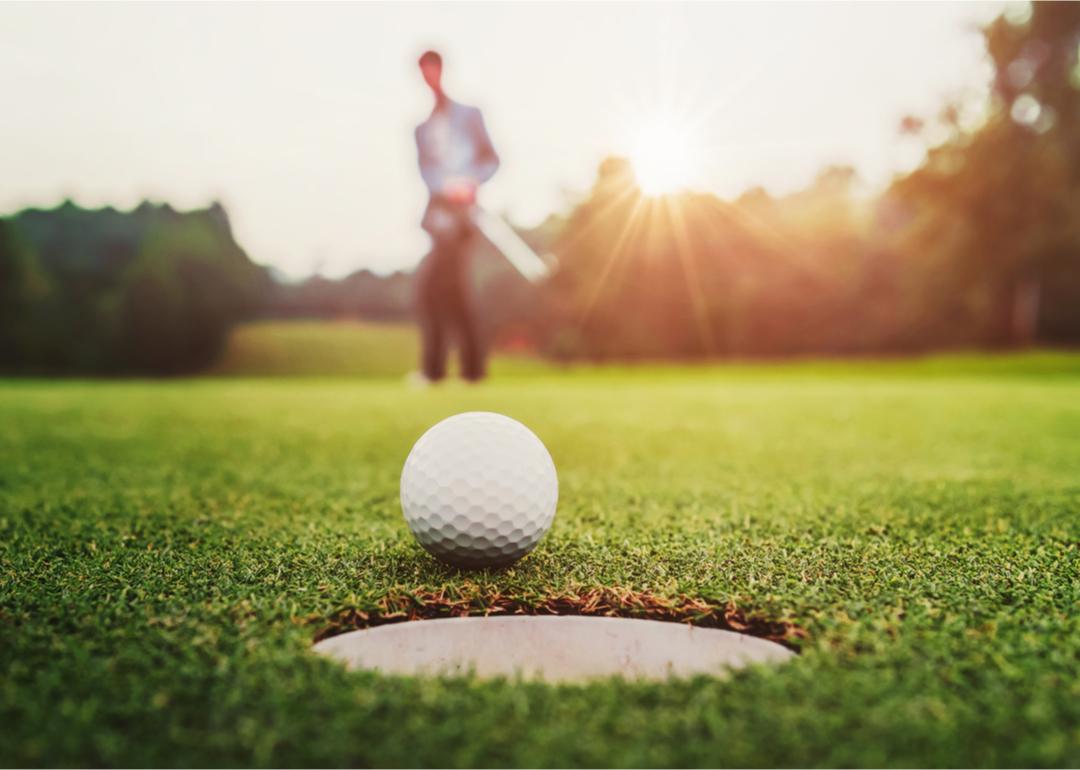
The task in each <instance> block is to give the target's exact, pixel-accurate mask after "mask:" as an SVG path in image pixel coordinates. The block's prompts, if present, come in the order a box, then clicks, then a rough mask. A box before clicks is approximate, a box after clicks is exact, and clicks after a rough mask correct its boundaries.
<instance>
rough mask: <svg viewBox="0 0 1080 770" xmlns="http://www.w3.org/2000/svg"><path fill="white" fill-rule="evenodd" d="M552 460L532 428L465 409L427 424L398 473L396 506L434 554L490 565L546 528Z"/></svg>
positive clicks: (555, 487)
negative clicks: (397, 504) (429, 425)
mask: <svg viewBox="0 0 1080 770" xmlns="http://www.w3.org/2000/svg"><path fill="white" fill-rule="evenodd" d="M558 499H559V479H558V476H557V475H556V473H555V463H554V462H553V461H552V459H551V455H550V454H548V451H547V448H546V447H545V446H544V444H543V442H542V441H540V439H539V438H537V436H536V434H535V433H533V432H532V431H531V430H529V429H528V428H526V427H525V426H524V425H522V424H521V423H520V422H518V421H517V420H514V419H511V418H509V417H506V416H505V415H501V414H495V413H494V412H465V413H464V414H457V415H454V416H453V417H447V418H446V419H445V420H443V421H442V422H440V423H437V424H436V425H434V426H433V427H432V428H430V429H429V430H428V431H427V433H425V434H424V435H423V436H421V437H420V440H419V441H417V442H416V444H415V445H414V446H413V448H412V451H411V452H409V457H408V458H407V459H406V460H405V467H404V468H403V469H402V471H401V509H402V511H404V513H405V521H406V522H408V524H409V529H411V530H412V532H413V534H414V535H416V539H417V540H418V541H420V545H422V546H423V547H424V548H425V549H427V550H428V551H429V552H430V553H431V554H432V555H434V556H435V557H437V558H439V559H441V560H443V561H445V562H448V563H449V564H453V565H455V566H458V567H494V566H500V565H505V564H509V563H510V562H513V561H516V560H517V559H520V558H521V557H522V556H524V555H525V554H527V553H528V552H529V551H531V550H532V549H533V548H535V547H536V544H537V543H538V542H540V538H542V537H543V536H544V534H545V533H546V532H547V531H548V529H549V528H550V527H551V522H552V520H553V519H554V518H555V505H556V503H557V502H558Z"/></svg>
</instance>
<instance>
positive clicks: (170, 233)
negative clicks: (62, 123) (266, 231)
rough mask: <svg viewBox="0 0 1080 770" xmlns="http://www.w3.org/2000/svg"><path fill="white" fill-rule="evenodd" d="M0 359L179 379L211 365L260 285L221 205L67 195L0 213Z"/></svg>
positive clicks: (25, 365) (27, 366)
mask: <svg viewBox="0 0 1080 770" xmlns="http://www.w3.org/2000/svg"><path fill="white" fill-rule="evenodd" d="M0 277H2V279H3V280H2V282H0V295H2V299H3V305H2V310H0V366H2V367H3V368H4V369H5V370H7V371H21V372H50V373H72V374H74V373H87V374H154V375H161V374H178V373H182V372H188V371H193V370H197V369H199V368H200V367H203V366H205V365H207V364H208V363H210V362H211V361H212V360H213V359H214V357H215V356H216V355H217V353H218V352H219V351H220V350H221V347H222V345H223V344H224V341H225V337H226V335H227V333H228V331H229V329H230V327H231V326H232V325H233V324H234V323H236V322H237V321H239V320H241V319H243V318H246V317H249V316H251V315H252V314H253V313H254V312H255V311H256V310H257V309H258V307H259V305H260V303H261V301H262V297H263V296H264V295H265V293H266V291H267V288H268V286H269V279H268V277H267V275H266V273H265V271H264V270H263V269H262V268H259V267H257V266H256V265H254V264H253V263H252V262H251V261H250V260H249V259H248V257H247V255H246V254H245V253H244V251H243V250H242V249H241V248H240V247H239V246H238V245H237V243H236V241H235V240H234V239H233V236H232V232H231V229H230V227H229V221H228V218H227V216H226V214H225V211H224V209H223V208H222V207H221V206H220V205H216V204H215V205H213V206H211V207H210V208H208V209H205V210H202V211H193V212H187V213H181V212H177V211H175V210H174V209H172V208H171V207H169V206H168V205H161V206H156V205H153V204H150V203H144V204H142V205H141V206H139V207H138V208H137V209H135V210H134V211H131V212H120V211H116V210H115V209H111V208H106V209H100V210H87V209H82V208H79V207H78V206H76V205H74V204H73V203H71V202H65V203H64V204H62V205H61V206H59V207H57V208H55V209H51V210H40V209H28V210H26V211H23V212H21V213H19V214H16V215H15V216H13V217H10V218H7V219H3V220H0Z"/></svg>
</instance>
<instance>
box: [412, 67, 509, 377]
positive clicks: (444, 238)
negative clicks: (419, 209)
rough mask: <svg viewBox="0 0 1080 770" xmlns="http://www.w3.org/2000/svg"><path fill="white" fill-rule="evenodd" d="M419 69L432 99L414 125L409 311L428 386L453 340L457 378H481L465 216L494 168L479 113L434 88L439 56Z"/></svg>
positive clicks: (438, 84)
mask: <svg viewBox="0 0 1080 770" xmlns="http://www.w3.org/2000/svg"><path fill="white" fill-rule="evenodd" d="M420 71H421V73H423V76H424V81H425V82H426V83H427V84H428V86H429V87H430V88H431V91H432V93H433V94H434V96H435V107H434V109H433V110H432V111H431V115H430V116H429V117H428V119H427V120H425V121H424V122H423V123H421V124H420V125H419V126H417V127H416V149H417V153H418V155H419V161H420V174H421V176H423V178H424V184H426V185H427V188H428V192H429V193H430V196H431V197H430V199H429V200H428V205H427V210H426V211H425V212H424V218H423V221H422V222H421V225H422V227H423V228H424V229H425V230H426V231H427V232H428V233H429V234H430V235H431V238H432V248H431V251H430V252H429V253H428V255H427V256H426V257H425V258H424V261H423V262H422V263H421V265H420V268H419V270H418V271H417V295H416V301H417V311H418V315H419V319H420V327H421V332H422V335H423V361H422V367H423V374H424V377H425V378H426V379H427V380H428V381H430V382H436V381H438V380H441V379H442V378H443V377H445V376H446V358H447V347H448V345H449V342H450V338H451V337H455V338H456V339H457V344H458V346H459V351H460V355H461V373H462V376H463V377H465V379H467V380H470V381H476V380H479V379H481V378H482V377H483V376H484V356H485V352H484V345H483V342H482V340H481V339H480V331H479V328H478V326H477V320H476V315H475V312H474V310H473V306H472V301H471V292H470V287H469V281H468V272H467V269H466V268H467V267H468V257H469V246H470V241H471V240H472V238H473V234H474V226H473V224H472V221H471V219H470V217H469V212H470V209H471V208H472V206H473V204H474V203H475V202H476V191H477V188H478V187H479V186H480V185H481V184H483V183H484V182H486V181H487V180H488V179H490V178H491V176H492V175H493V174H494V173H495V170H496V169H497V168H498V167H499V158H498V156H497V155H496V154H495V149H494V148H493V147H492V146H491V140H490V139H489V138H488V134H487V129H485V128H484V118H483V116H482V115H481V114H480V110H478V109H476V108H475V107H468V106H466V105H464V104H459V103H457V102H455V101H453V100H452V99H451V98H450V97H448V96H447V95H446V92H445V91H443V88H442V57H441V56H439V54H437V53H436V52H435V51H428V52H426V53H425V54H424V55H423V56H421V57H420Z"/></svg>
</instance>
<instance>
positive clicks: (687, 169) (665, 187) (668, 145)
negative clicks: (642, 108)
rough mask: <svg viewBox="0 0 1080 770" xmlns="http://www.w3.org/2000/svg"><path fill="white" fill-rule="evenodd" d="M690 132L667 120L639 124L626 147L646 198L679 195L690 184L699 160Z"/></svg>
mask: <svg viewBox="0 0 1080 770" xmlns="http://www.w3.org/2000/svg"><path fill="white" fill-rule="evenodd" d="M700 156H701V153H700V144H699V143H698V141H697V137H695V136H694V132H693V131H692V130H690V128H689V127H688V126H686V125H684V124H682V123H680V122H679V121H676V120H674V119H672V118H671V117H668V116H657V117H654V118H650V119H649V120H646V121H644V122H642V124H641V125H640V127H639V128H638V130H637V132H636V133H635V135H634V138H633V140H632V142H631V144H630V163H631V165H632V166H633V168H634V177H635V178H636V179H637V183H638V186H639V187H641V191H642V192H643V193H645V194H646V195H648V196H659V195H669V194H671V193H676V192H680V191H682V190H684V189H686V188H687V187H689V186H690V185H691V184H693V183H694V179H695V176H696V170H697V167H698V164H699V163H700V160H701V157H700Z"/></svg>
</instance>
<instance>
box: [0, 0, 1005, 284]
mask: <svg viewBox="0 0 1080 770" xmlns="http://www.w3.org/2000/svg"><path fill="white" fill-rule="evenodd" d="M1004 5H1005V4H1004V3H1001V2H972V3H947V2H942V3H859V4H855V3H834V4H824V3H815V2H799V3H754V4H744V3H689V4H681V3H674V2H671V3H618V2H607V3H555V2H537V3H515V2H504V3H454V2H441V3H406V2H400V3H385V4H384V3H358V4H351V3H350V4H345V3H327V4H322V3H319V4H316V3H295V4H294V3H276V4H253V3H226V4H202V3H186V4H166V3H139V4H134V3H133V4H96V3H74V4H66V3H0V93H2V94H3V95H4V107H3V112H4V114H3V117H2V118H0V212H12V211H15V210H18V209H19V208H22V207H25V206H30V205H34V206H53V205H55V204H56V203H58V202H60V201H61V200H63V199H64V198H72V199H74V200H75V201H76V202H77V203H79V204H80V205H83V206H88V207H97V206H103V205H113V206H117V207H119V208H130V207H133V206H135V205H137V203H138V202H139V201H141V200H143V199H144V198H149V199H151V200H155V201H167V202H169V203H171V204H172V205H173V206H175V207H177V208H180V209H189V208H197V207H202V206H205V205H206V204H207V203H209V202H210V201H213V200H220V201H221V202H222V203H224V204H225V206H226V208H227V209H228V211H229V214H230V217H231V219H232V223H233V227H234V231H235V233H236V236H237V238H238V240H239V241H240V243H241V245H242V246H243V247H244V248H245V249H246V250H247V251H248V253H249V254H250V255H251V257H252V258H253V259H254V260H255V261H257V262H260V263H264V264H269V265H272V266H273V267H275V268H277V269H279V270H280V271H281V272H282V273H283V274H284V275H287V276H293V277H298V276H302V275H305V274H309V273H312V272H321V273H323V274H325V275H329V276H338V275H344V274H347V273H350V272H352V271H354V270H357V269H360V268H369V269H373V270H376V271H379V272H386V271H390V270H395V269H402V268H410V267H412V266H414V265H415V264H416V262H417V261H419V259H420V258H421V257H422V256H423V254H424V252H425V251H426V249H427V245H428V241H427V236H425V235H424V234H423V232H422V231H421V230H420V229H419V226H418V222H419V219H420V215H421V213H422V210H423V207H424V203H425V200H426V192H425V189H424V187H423V184H422V182H421V181H420V177H419V174H418V172H417V169H416V149H415V146H414V141H413V133H412V131H413V127H414V126H415V125H416V124H417V123H419V122H420V121H422V120H423V119H424V118H425V117H426V116H427V114H428V113H429V112H430V109H431V105H432V101H431V96H430V93H429V92H428V91H427V90H426V89H425V87H424V86H423V83H422V81H421V80H420V78H419V74H418V71H417V69H416V58H417V56H418V55H419V54H420V53H421V52H423V51H424V50H425V49H426V48H429V47H433V48H435V49H437V50H439V51H440V52H442V54H443V56H444V59H445V68H446V72H445V82H446V86H447V90H448V92H449V93H450V95H451V96H452V97H453V98H455V99H457V100H458V101H462V102H465V103H469V104H475V105H477V106H479V107H480V108H481V109H482V110H483V111H484V115H485V120H486V123H487V126H488V129H489V132H490V134H491V136H492V139H493V141H494V144H495V147H496V149H497V151H498V152H499V155H500V157H501V158H502V168H501V169H500V170H499V172H498V174H496V176H495V177H494V179H492V181H491V182H490V183H489V184H488V185H486V186H485V188H484V190H483V193H482V198H481V202H482V203H483V204H484V205H485V206H486V207H487V208H489V209H491V210H494V211H497V212H501V213H504V214H505V215H507V216H508V217H510V218H511V219H512V220H513V221H514V222H516V223H518V224H521V225H525V226H530V225H534V224H536V223H538V222H539V221H541V220H542V219H543V218H544V217H545V216H546V215H548V214H549V213H551V212H556V211H565V210H567V209H568V208H569V207H570V206H572V205H573V202H574V200H577V199H579V198H580V197H581V196H582V195H583V194H584V193H585V192H586V191H587V190H588V188H589V186H590V185H591V183H592V181H593V179H594V178H595V174H596V168H597V165H598V163H599V162H600V160H601V159H602V158H603V157H605V156H606V155H609V154H613V153H621V154H629V155H631V157H632V158H634V160H635V162H636V163H637V164H638V165H639V166H640V167H641V169H642V171H643V172H644V173H646V174H647V173H649V167H650V166H651V169H652V173H654V174H655V173H656V170H657V169H658V168H660V169H661V170H664V171H665V172H666V176H668V177H671V178H669V179H666V180H664V181H665V182H667V183H670V184H672V185H679V186H685V187H689V188H693V189H700V190H708V191H713V192H716V193H718V194H721V195H725V196H734V195H737V194H738V193H739V192H741V191H742V190H745V189H747V188H749V187H753V186H758V185H761V186H764V187H766V188H767V189H768V190H770V191H772V192H774V193H777V194H782V193H784V192H787V191H791V190H794V189H797V188H799V187H801V186H803V185H805V184H807V183H808V182H810V181H811V180H812V179H813V177H814V176H815V174H816V173H817V171H818V170H820V169H821V168H822V167H823V166H825V165H828V164H850V165H853V166H854V167H855V168H856V170H857V171H858V172H859V175H860V178H861V179H862V180H863V183H864V186H865V189H867V190H873V189H878V188H880V187H881V186H883V185H884V184H886V183H887V182H888V180H889V179H890V178H891V176H892V175H893V174H895V173H897V172H899V171H903V170H905V169H907V168H910V167H912V166H913V165H914V164H915V163H917V162H918V158H919V147H918V146H916V145H915V144H914V141H913V140H911V139H902V138H900V137H899V135H898V131H897V127H898V125H899V121H900V119H901V118H902V117H903V116H904V115H907V114H917V115H933V114H935V113H936V112H937V111H938V110H939V109H940V107H941V105H942V104H943V103H944V101H945V100H946V99H954V98H962V99H967V100H971V101H972V103H977V102H978V100H980V99H981V98H982V96H983V94H985V90H986V87H987V84H988V79H989V74H990V70H989V65H988V63H987V62H986V60H985V57H984V54H983V49H982V42H981V38H980V37H979V34H978V31H977V26H978V24H980V23H984V22H986V21H988V20H990V19H991V18H993V17H994V16H995V15H997V13H999V12H1000V11H1001V10H1002V8H1003V7H1004ZM661 176H664V174H661Z"/></svg>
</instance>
